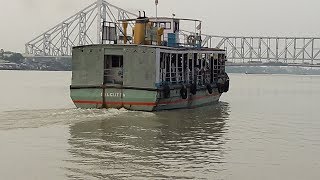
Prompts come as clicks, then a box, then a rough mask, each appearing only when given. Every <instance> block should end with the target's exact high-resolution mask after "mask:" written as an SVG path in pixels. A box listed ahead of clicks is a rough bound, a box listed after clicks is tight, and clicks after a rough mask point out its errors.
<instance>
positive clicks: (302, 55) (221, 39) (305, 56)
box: [202, 35, 320, 65]
mask: <svg viewBox="0 0 320 180" xmlns="http://www.w3.org/2000/svg"><path fill="white" fill-rule="evenodd" d="M202 45H203V46H207V47H216V48H222V49H226V50H227V57H228V59H229V61H231V62H234V63H259V62H260V63H269V62H272V63H284V64H310V65H319V64H320V38H319V37H317V38H316V37H226V36H210V35H204V36H203V44H202Z"/></svg>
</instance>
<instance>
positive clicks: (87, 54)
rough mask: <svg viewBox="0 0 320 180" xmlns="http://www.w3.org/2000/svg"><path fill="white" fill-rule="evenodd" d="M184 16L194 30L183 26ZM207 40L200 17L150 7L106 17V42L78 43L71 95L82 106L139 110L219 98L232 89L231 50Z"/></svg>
mask: <svg viewBox="0 0 320 180" xmlns="http://www.w3.org/2000/svg"><path fill="white" fill-rule="evenodd" d="M183 22H186V23H189V24H190V23H191V24H192V31H184V30H181V29H180V27H181V26H182V23H183ZM130 28H131V30H130ZM202 44H203V42H202V39H201V21H200V20H196V19H180V18H175V17H173V18H170V17H156V18H151V17H150V18H148V17H146V16H145V13H144V16H141V15H139V17H138V18H136V19H125V20H121V21H120V23H111V22H104V23H103V33H102V43H101V44H96V45H86V46H78V47H74V48H73V52H72V84H71V86H70V96H71V98H72V100H73V102H74V104H75V105H76V107H78V108H117V109H119V108H125V109H128V110H137V111H160V110H171V109H179V108H194V107H198V106H204V105H209V104H212V103H216V102H218V101H219V98H220V96H221V95H222V93H225V92H227V91H228V90H229V77H228V75H227V73H226V72H225V62H226V61H227V59H226V51H225V50H224V49H216V48H208V47H204V46H203V45H202Z"/></svg>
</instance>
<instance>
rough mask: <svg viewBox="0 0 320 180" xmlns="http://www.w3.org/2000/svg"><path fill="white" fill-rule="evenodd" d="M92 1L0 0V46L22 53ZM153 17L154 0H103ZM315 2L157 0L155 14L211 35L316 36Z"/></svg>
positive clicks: (318, 13)
mask: <svg viewBox="0 0 320 180" xmlns="http://www.w3.org/2000/svg"><path fill="white" fill-rule="evenodd" d="M93 2H94V0H0V4H1V11H0V20H1V26H0V48H3V49H5V50H12V51H18V52H23V51H24V44H25V43H26V42H27V41H29V40H31V39H33V38H34V37H36V36H37V35H40V34H41V33H43V32H44V31H46V30H48V29H49V28H51V27H53V26H55V25H56V24H58V23H60V22H61V21H63V20H64V19H66V18H68V17H69V16H71V15H73V14H75V13H76V12H78V11H79V10H81V9H82V8H84V7H86V6H87V5H89V4H91V3H93ZM108 2H110V3H112V4H114V5H116V6H119V7H122V8H124V9H127V10H129V11H133V12H134V11H138V10H146V12H147V14H148V15H149V16H154V14H155V7H154V0H108ZM319 7H320V1H319V0H304V1H301V0H219V1H218V0H197V1H195V0H159V15H161V16H171V14H172V13H175V14H176V15H177V17H185V18H197V19H202V20H203V31H204V33H206V34H214V35H246V36H317V37H318V36H319V37H320V31H319V30H320V24H319V23H318V22H317V19H318V17H320V11H319V10H318V9H319Z"/></svg>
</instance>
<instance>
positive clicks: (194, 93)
mask: <svg viewBox="0 0 320 180" xmlns="http://www.w3.org/2000/svg"><path fill="white" fill-rule="evenodd" d="M190 92H191V94H192V95H196V94H197V85H196V84H191V86H190Z"/></svg>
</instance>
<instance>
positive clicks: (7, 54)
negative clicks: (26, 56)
mask: <svg viewBox="0 0 320 180" xmlns="http://www.w3.org/2000/svg"><path fill="white" fill-rule="evenodd" d="M12 55H13V53H12V52H3V53H2V56H3V57H7V58H8V57H11V56H12Z"/></svg>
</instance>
